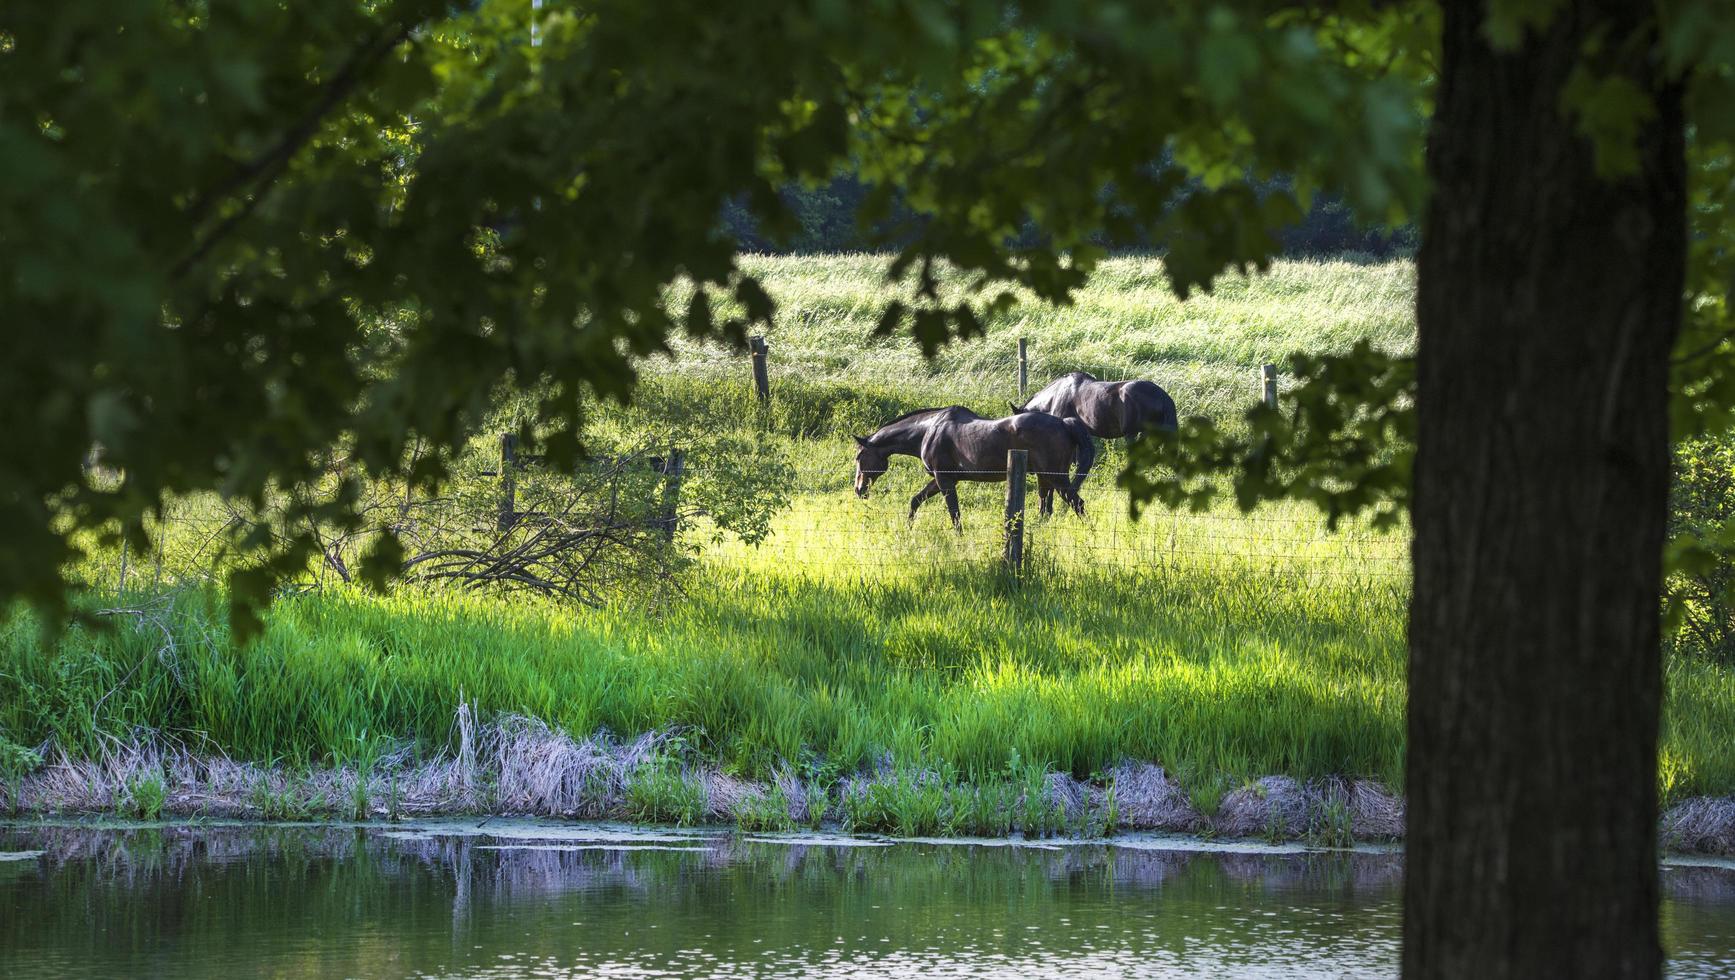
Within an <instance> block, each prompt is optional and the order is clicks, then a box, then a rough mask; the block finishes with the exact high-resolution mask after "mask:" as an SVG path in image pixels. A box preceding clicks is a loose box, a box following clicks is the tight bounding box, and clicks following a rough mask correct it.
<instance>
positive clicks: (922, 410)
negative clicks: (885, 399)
mask: <svg viewBox="0 0 1735 980" xmlns="http://www.w3.org/2000/svg"><path fill="white" fill-rule="evenodd" d="M953 409H960V410H962V411H966V412H970V410H969V409H967V408H964V406H962V405H946V406H943V407H941V408H918V409H916V410H915V411H913V412H905V413H904V414H902V415H900V416H898V417H897V418H895V419H892V420H891V421H890V422H886V423H884V424H882V425H881V426H880V428H881V429H884V428H885V427H886V426H890V425H897V424H898V423H899V422H902V421H903V420H905V419H912V418H915V417H916V416H918V415H929V414H932V413H934V412H950V411H952V410H953ZM970 414H971V415H975V414H976V413H975V412H970Z"/></svg>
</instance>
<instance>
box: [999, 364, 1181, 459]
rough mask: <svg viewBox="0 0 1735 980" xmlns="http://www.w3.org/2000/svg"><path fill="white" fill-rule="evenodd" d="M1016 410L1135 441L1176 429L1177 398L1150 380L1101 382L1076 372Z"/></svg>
mask: <svg viewBox="0 0 1735 980" xmlns="http://www.w3.org/2000/svg"><path fill="white" fill-rule="evenodd" d="M1012 410H1013V411H1014V412H1047V413H1048V414H1049V415H1054V416H1057V417H1059V418H1063V419H1078V420H1079V421H1081V422H1083V423H1084V424H1085V426H1086V427H1087V428H1089V429H1090V431H1091V434H1092V435H1096V436H1100V437H1102V438H1104V439H1121V438H1124V439H1126V440H1127V441H1128V442H1132V441H1133V440H1135V439H1137V438H1138V437H1139V436H1141V435H1144V434H1145V433H1146V432H1149V431H1150V430H1152V429H1159V430H1166V431H1169V432H1173V431H1175V429H1176V426H1177V420H1176V416H1175V400H1174V399H1173V398H1170V397H1169V393H1168V392H1166V391H1164V390H1163V389H1161V388H1159V387H1157V385H1156V384H1155V383H1154V382H1150V381H1098V380H1097V379H1096V378H1094V377H1092V376H1091V375H1088V374H1086V373H1084V372H1083V371H1073V372H1071V373H1069V374H1064V375H1061V376H1060V377H1059V378H1056V379H1055V380H1053V381H1051V382H1049V384H1048V387H1046V388H1044V389H1042V390H1041V391H1039V392H1037V393H1036V394H1034V395H1032V396H1030V400H1029V401H1027V402H1025V403H1024V405H1023V407H1022V408H1021V407H1019V406H1017V405H1014V406H1012Z"/></svg>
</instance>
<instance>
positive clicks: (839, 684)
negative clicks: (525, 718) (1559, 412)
mask: <svg viewBox="0 0 1735 980" xmlns="http://www.w3.org/2000/svg"><path fill="white" fill-rule="evenodd" d="M690 592H691V594H690V596H689V599H688V600H687V601H686V602H685V603H683V604H681V605H680V606H679V607H677V608H676V609H675V610H673V611H671V612H669V613H667V614H665V615H662V616H652V615H650V614H647V613H642V612H634V611H631V610H601V611H592V610H577V611H575V610H569V609H562V608H557V607H554V606H551V605H541V604H537V605H532V606H526V605H524V604H522V603H507V602H503V601H498V600H490V599H481V598H457V597H453V596H450V595H429V594H413V593H408V592H405V593H401V594H398V595H394V596H390V597H374V596H367V595H363V594H360V593H356V592H341V591H340V592H326V593H323V594H312V595H306V596H302V597H299V598H294V599H285V600H282V601H280V602H279V603H278V605H277V606H276V607H274V609H273V611H272V614H271V617H270V622H269V625H268V628H267V630H266V633H265V635H264V636H263V637H262V638H261V639H260V640H258V641H257V642H255V643H254V644H252V645H251V646H249V647H246V648H238V647H236V646H235V645H234V644H233V643H232V642H231V640H230V638H229V635H228V632H227V628H226V626H225V625H224V623H223V620H222V618H221V615H220V612H219V611H218V610H217V609H216V608H215V604H214V603H212V602H210V601H208V599H207V597H205V596H204V595H202V594H201V593H197V592H193V593H188V594H185V595H183V596H181V597H179V598H178V599H177V600H176V601H175V602H174V604H173V605H172V606H170V607H168V608H166V609H164V610H162V611H161V612H160V613H158V614H157V618H155V619H139V620H133V619H130V618H129V619H128V620H127V621H126V622H124V623H121V624H118V625H117V627H116V628H115V629H112V630H109V631H104V632H95V631H86V630H75V631H74V632H73V633H71V634H70V635H68V636H67V637H65V638H64V639H63V640H62V642H61V643H60V644H59V646H58V648H57V650H55V651H54V653H53V654H52V655H48V656H45V655H44V654H43V652H42V651H41V649H40V647H39V646H38V644H37V641H36V631H35V628H34V625H33V624H30V623H28V622H26V621H25V620H24V618H23V617H18V618H16V619H15V620H14V622H13V623H12V624H11V625H10V626H8V627H7V628H6V630H5V632H4V633H0V730H3V731H6V732H8V733H10V736H11V737H12V738H14V739H18V740H21V741H27V742H30V741H36V740H40V739H44V738H47V737H49V736H53V737H55V738H57V739H58V740H59V742H60V743H61V744H62V745H63V746H67V747H68V748H69V749H70V750H72V751H74V752H88V753H94V752H99V751H101V749H102V746H103V743H104V739H105V737H106V734H113V733H121V732H125V731H126V730H127V729H128V727H129V726H132V725H148V726H151V727H155V728H165V729H169V730H171V731H174V732H178V733H181V734H182V735H183V737H195V736H190V733H197V735H196V737H197V738H200V739H209V740H210V742H211V743H212V744H213V746H214V747H217V748H220V749H222V750H224V751H226V752H229V753H231V754H235V755H237V756H240V757H244V758H254V759H285V760H290V761H306V762H313V761H318V760H325V759H328V758H333V757H335V758H337V759H339V760H341V759H342V758H344V757H345V756H346V755H347V754H350V753H360V752H363V751H366V750H367V749H368V747H369V745H370V739H377V738H380V737H381V736H390V737H394V738H410V739H414V740H416V741H417V742H418V743H420V745H421V746H422V747H424V748H426V749H433V748H436V747H441V746H444V744H445V743H446V740H447V738H448V735H449V728H450V725H451V722H452V718H453V714H454V711H455V709H456V707H457V705H458V703H459V701H460V699H467V700H469V701H471V702H472V703H474V704H475V705H476V706H477V707H478V708H479V710H480V711H481V712H482V713H483V714H484V715H486V714H488V713H490V712H505V711H511V712H521V713H525V714H530V715H533V716H536V717H540V718H544V719H547V720H549V721H551V722H553V723H556V724H558V725H560V726H562V727H565V728H566V729H568V730H569V731H573V732H582V733H588V732H591V731H594V730H597V729H607V730H610V731H613V732H616V733H621V734H631V733H637V732H642V731H646V730H650V729H658V728H678V729H682V730H684V731H685V732H686V733H687V741H688V742H689V744H692V745H694V746H696V747H697V748H698V749H699V750H700V751H701V752H703V753H704V754H705V755H706V756H707V757H709V758H712V759H714V760H717V761H720V762H721V763H723V764H724V765H725V766H726V767H728V768H731V769H733V770H735V771H738V772H740V773H742V774H748V775H754V776H764V775H765V774H767V773H769V772H770V771H771V770H772V768H773V767H774V766H776V765H777V764H779V763H789V764H797V765H799V764H811V763H817V762H823V763H824V764H827V765H829V766H831V767H834V768H835V769H838V770H841V771H851V770H855V769H858V768H862V767H865V766H869V765H872V764H875V763H878V762H881V761H883V760H884V759H885V758H886V757H888V756H889V757H890V759H891V760H893V761H895V762H897V763H900V764H909V765H918V766H920V765H939V764H941V763H945V764H949V765H951V766H955V767H956V768H957V769H958V770H959V771H961V772H963V773H965V774H967V775H968V774H980V775H986V774H990V773H996V772H1000V771H1002V770H1004V769H1005V768H1006V765H1007V762H1008V759H1009V758H1011V757H1012V756H1013V754H1014V753H1016V754H1017V756H1019V757H1021V758H1023V759H1025V760H1029V761H1033V762H1039V763H1042V764H1045V765H1049V766H1053V767H1055V768H1058V769H1063V770H1070V771H1071V772H1073V773H1074V774H1076V775H1080V776H1084V775H1088V774H1090V773H1091V772H1094V771H1096V770H1099V769H1102V768H1105V767H1107V766H1110V765H1112V764H1114V763H1115V762H1117V761H1119V760H1120V759H1122V758H1126V757H1132V758H1140V759H1153V760H1158V761H1160V762H1162V763H1163V764H1165V765H1166V766H1167V767H1169V768H1170V769H1171V770H1172V771H1176V772H1180V773H1189V772H1196V773H1199V774H1201V775H1204V774H1212V775H1215V774H1217V773H1221V772H1226V773H1230V774H1234V775H1237V776H1242V777H1252V776H1255V775H1260V774H1263V773H1266V772H1286V773H1292V774H1295V775H1323V774H1327V773H1355V774H1365V775H1370V776H1379V777H1382V778H1386V779H1395V778H1396V775H1397V772H1398V766H1399V764H1400V759H1401V748H1402V712H1401V703H1402V672H1401V658H1400V656H1399V649H1400V645H1401V635H1402V603H1401V600H1400V597H1398V596H1397V595H1395V594H1388V595H1384V596H1378V595H1370V596H1367V597H1364V598H1363V599H1358V600H1354V601H1353V604H1354V605H1355V606H1356V607H1357V608H1356V609H1354V610H1353V612H1352V610H1351V609H1350V608H1349V606H1350V604H1351V600H1350V599H1349V598H1348V597H1346V596H1320V595H1318V594H1317V593H1309V592H1305V591H1300V590H1297V591H1286V590H1274V589H1272V588H1271V587H1270V584H1269V583H1267V582H1263V581H1255V580H1252V579H1249V578H1247V577H1244V576H1241V575H1234V574H1230V575H1213V574H1210V573H1209V572H1208V571H1206V570H1203V569H1202V570H1201V571H1200V574H1197V575H1189V576H1184V577H1182V576H1161V577H1159V576H1153V575H1148V574H1146V575H1134V576H1128V575H1124V574H1118V573H1117V574H1097V575H1090V574H1080V573H1068V574H1066V575H1065V576H1063V577H1061V576H1056V577H1052V578H1048V577H1042V576H1037V577H1034V578H1033V579H1029V580H1026V581H1025V582H1023V583H1021V584H1020V583H1015V582H1012V581H1010V580H1008V579H1007V578H1006V577H1005V576H1003V575H1002V574H1000V573H999V572H997V571H996V570H994V569H993V568H992V567H980V568H975V569H971V568H953V569H949V570H946V571H938V572H927V573H917V574H898V575H886V576H882V577H878V578H869V577H865V576H864V577H862V578H860V579H858V580H857V581H854V582H844V581H832V582H828V581H823V580H816V579H812V578H809V577H806V576H801V575H793V576H781V575H776V574H769V573H767V572H766V571H765V570H764V569H750V568H739V567H728V566H726V565H724V566H714V567H712V568H710V569H708V570H707V571H706V572H705V573H704V574H703V575H702V576H701V578H700V579H699V580H698V581H696V582H695V583H693V585H692V586H691V590H690ZM1250 613H1254V614H1256V616H1257V619H1256V620H1252V621H1250V620H1249V614H1250ZM1370 630H1372V631H1374V634H1373V635H1370Z"/></svg>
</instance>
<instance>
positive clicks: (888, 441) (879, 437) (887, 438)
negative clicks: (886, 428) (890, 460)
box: [873, 429, 927, 456]
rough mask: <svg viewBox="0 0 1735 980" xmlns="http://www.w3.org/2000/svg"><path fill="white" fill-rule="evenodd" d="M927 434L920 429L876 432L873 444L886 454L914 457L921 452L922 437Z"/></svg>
mask: <svg viewBox="0 0 1735 980" xmlns="http://www.w3.org/2000/svg"><path fill="white" fill-rule="evenodd" d="M925 435H927V433H926V432H925V431H923V430H921V429H900V430H898V431H895V432H877V433H875V434H874V437H873V444H874V445H875V446H877V447H879V448H880V449H883V450H885V451H886V452H888V453H901V454H903V455H905V456H914V455H916V454H917V453H918V452H920V451H921V448H922V437H923V436H925Z"/></svg>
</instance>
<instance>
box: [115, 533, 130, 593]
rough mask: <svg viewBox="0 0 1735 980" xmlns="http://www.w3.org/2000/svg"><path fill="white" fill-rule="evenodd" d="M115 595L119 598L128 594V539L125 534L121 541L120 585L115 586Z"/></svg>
mask: <svg viewBox="0 0 1735 980" xmlns="http://www.w3.org/2000/svg"><path fill="white" fill-rule="evenodd" d="M114 594H115V595H116V596H117V597H124V596H125V595H126V594H127V539H126V536H125V534H124V533H123V534H122V536H121V539H120V583H119V584H117V585H116V586H115V589H114Z"/></svg>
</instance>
